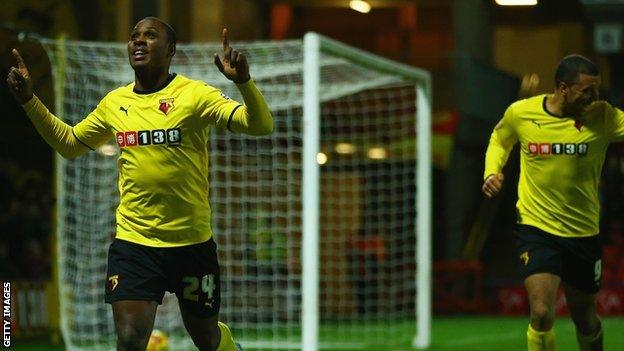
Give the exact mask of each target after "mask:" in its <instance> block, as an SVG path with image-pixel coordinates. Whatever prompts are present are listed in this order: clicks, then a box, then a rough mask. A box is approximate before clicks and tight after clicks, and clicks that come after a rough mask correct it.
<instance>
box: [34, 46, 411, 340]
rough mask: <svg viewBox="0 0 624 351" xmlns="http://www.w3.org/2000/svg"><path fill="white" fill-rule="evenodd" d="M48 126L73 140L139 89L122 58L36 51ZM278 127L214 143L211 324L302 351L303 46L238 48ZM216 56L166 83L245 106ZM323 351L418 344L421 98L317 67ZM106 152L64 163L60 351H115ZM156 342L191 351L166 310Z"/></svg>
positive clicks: (191, 63) (388, 82) (170, 299)
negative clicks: (163, 335) (217, 294)
mask: <svg viewBox="0 0 624 351" xmlns="http://www.w3.org/2000/svg"><path fill="white" fill-rule="evenodd" d="M43 45H44V47H45V49H46V52H47V53H48V55H49V57H50V60H51V63H52V66H53V67H54V74H55V82H56V89H57V91H56V93H57V97H59V99H60V100H59V101H60V102H61V103H60V104H57V111H56V112H57V115H59V116H60V117H61V118H63V119H64V120H65V121H66V122H68V123H70V124H72V125H73V124H75V123H76V122H78V121H79V120H81V119H82V118H84V116H86V115H87V114H88V113H89V112H90V111H91V110H92V109H93V108H94V107H95V105H96V104H97V103H98V102H99V100H100V99H101V98H102V97H103V96H104V95H106V93H108V92H109V91H111V90H112V89H114V88H116V87H119V86H122V85H126V84H128V83H129V82H131V81H133V79H134V75H133V71H132V70H131V68H130V66H129V64H128V58H127V51H126V48H125V45H122V44H110V43H109V44H107V43H92V42H72V41H65V42H58V41H45V40H44V41H43ZM236 47H237V48H239V49H241V51H242V52H244V53H245V54H246V55H247V57H248V60H249V62H250V65H251V72H252V76H253V77H254V80H255V81H256V83H257V85H258V87H259V88H260V90H261V91H262V92H263V95H264V96H265V98H266V99H267V102H268V104H269V106H270V107H271V109H272V112H273V116H274V124H275V131H274V133H273V134H271V135H269V136H265V137H260V138H255V137H248V136H244V135H236V134H232V133H228V132H226V131H223V130H213V132H212V134H211V139H210V145H209V146H208V147H209V152H210V172H209V174H210V178H211V179H210V201H211V205H212V207H213V218H212V222H213V230H214V233H215V240H216V242H217V244H218V247H219V249H218V251H219V259H220V265H221V269H222V299H223V301H222V309H221V315H220V319H221V320H223V321H225V322H226V323H228V325H230V326H231V327H232V329H233V332H234V334H235V337H236V338H237V340H238V341H240V342H241V343H242V344H243V346H244V347H245V349H264V350H275V349H299V348H300V340H301V322H300V321H301V304H302V301H301V279H305V277H302V274H301V272H302V267H301V264H302V263H301V250H303V249H305V248H303V247H302V240H301V239H302V213H301V212H302V201H303V200H302V186H304V185H303V184H302V161H301V160H302V144H303V139H302V138H303V136H302V121H303V116H302V115H303V109H302V102H303V81H302V72H303V66H302V65H303V50H302V48H303V43H302V41H298V40H296V41H281V42H278V43H275V42H247V43H238V44H237V45H236ZM220 50H221V44H218V43H215V44H190V45H188V44H187V45H178V48H177V54H176V56H175V58H174V61H173V63H172V69H171V71H173V72H176V73H179V74H183V75H186V76H188V77H191V78H194V79H200V80H203V81H205V82H208V84H210V85H213V86H215V87H218V88H219V89H221V90H222V91H223V92H224V93H225V94H227V95H229V96H230V97H232V98H233V99H235V100H238V101H242V98H241V97H240V94H239V93H238V91H237V89H236V87H235V85H234V84H232V83H231V82H228V81H227V80H226V79H225V78H224V77H223V76H222V75H221V74H220V73H219V72H218V70H217V69H216V67H214V65H213V62H212V61H213V58H212V55H213V53H214V52H219V51H220ZM320 57H321V86H320V92H321V112H322V117H321V140H320V144H321V151H322V154H319V157H318V161H319V163H321V181H320V184H321V190H320V191H321V219H320V235H321V237H320V241H321V250H320V256H321V257H320V258H319V259H320V269H321V275H320V277H321V278H320V279H321V281H320V292H321V296H320V309H321V310H320V322H321V325H320V346H321V348H324V349H340V348H354V349H357V348H363V349H371V347H373V345H379V346H381V347H388V346H391V345H403V347H409V345H410V341H411V337H412V336H413V334H414V330H415V320H416V318H415V308H414V301H415V294H416V283H415V266H416V264H415V252H414V250H415V247H416V244H415V240H416V239H415V224H416V223H415V218H416V210H415V196H416V175H415V169H416V163H415V162H416V161H415V154H414V151H415V139H416V137H415V130H416V125H415V123H416V121H415V114H416V105H417V104H416V93H415V86H414V83H411V82H407V81H404V80H402V79H401V78H400V77H398V76H393V75H390V74H386V73H383V72H380V71H377V70H375V69H374V68H371V67H363V66H360V65H357V64H355V63H353V62H351V61H349V60H348V59H344V58H341V57H339V56H335V55H330V54H327V53H321V56H320ZM117 155H118V149H117V146H116V144H115V143H114V141H113V140H111V141H110V143H109V144H106V145H104V146H102V147H100V148H99V149H98V150H96V151H94V152H90V153H88V154H86V155H84V156H82V157H80V158H77V159H74V160H64V159H60V158H59V162H58V170H57V171H58V176H59V189H58V191H59V194H58V195H59V197H58V198H59V220H58V227H59V255H58V265H59V271H60V288H61V300H62V304H61V307H62V311H61V313H62V326H63V336H64V339H65V341H66V345H67V347H68V349H69V350H113V349H114V346H115V341H114V335H115V333H114V325H113V318H112V313H111V309H110V306H108V305H106V304H105V303H104V286H105V279H106V262H107V250H108V246H109V245H110V243H111V241H112V239H113V237H114V231H115V215H114V214H115V209H116V206H117V204H118V201H119V199H118V193H117V187H116V184H117V165H116V159H117ZM155 328H158V329H161V330H164V331H166V332H167V333H168V334H169V335H170V343H171V346H170V350H188V349H193V346H192V342H191V341H190V338H188V336H186V333H185V331H184V327H183V324H182V321H181V318H180V315H179V309H178V307H177V300H176V297H175V295H170V294H167V295H166V296H165V300H164V303H163V305H161V306H160V307H159V309H158V314H157V320H156V323H155ZM386 349H387V348H386Z"/></svg>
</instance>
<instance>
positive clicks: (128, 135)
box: [116, 128, 182, 147]
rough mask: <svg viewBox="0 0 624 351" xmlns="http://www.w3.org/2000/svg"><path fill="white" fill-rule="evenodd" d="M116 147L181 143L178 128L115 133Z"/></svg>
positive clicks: (180, 134) (180, 133)
mask: <svg viewBox="0 0 624 351" xmlns="http://www.w3.org/2000/svg"><path fill="white" fill-rule="evenodd" d="M116 139H117V145H119V147H132V146H137V145H152V144H153V145H164V144H169V145H176V144H180V142H181V141H182V132H181V131H180V128H171V129H167V130H165V129H155V130H139V131H134V130H133V131H128V132H117V134H116Z"/></svg>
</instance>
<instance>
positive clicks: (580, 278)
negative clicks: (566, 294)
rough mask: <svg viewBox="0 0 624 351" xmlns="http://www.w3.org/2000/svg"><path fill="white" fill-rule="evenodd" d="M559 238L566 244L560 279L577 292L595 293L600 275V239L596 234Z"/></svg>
mask: <svg viewBox="0 0 624 351" xmlns="http://www.w3.org/2000/svg"><path fill="white" fill-rule="evenodd" d="M560 240H561V241H562V243H563V244H564V245H565V246H566V252H565V254H564V256H563V273H562V276H561V279H562V280H563V282H564V283H565V284H566V285H567V286H571V287H573V288H575V289H576V290H578V291H579V293H584V294H585V295H588V296H589V295H593V294H596V293H597V292H598V290H599V289H600V279H601V277H602V239H601V238H600V237H599V236H598V235H596V236H592V237H587V238H561V239H560ZM573 294H574V292H573ZM575 295H576V294H575ZM580 301H583V299H582V298H581V299H580Z"/></svg>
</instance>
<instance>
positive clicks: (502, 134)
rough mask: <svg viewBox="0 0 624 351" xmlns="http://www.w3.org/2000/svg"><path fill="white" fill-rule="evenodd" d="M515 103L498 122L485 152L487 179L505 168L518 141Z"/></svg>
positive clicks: (484, 177)
mask: <svg viewBox="0 0 624 351" xmlns="http://www.w3.org/2000/svg"><path fill="white" fill-rule="evenodd" d="M513 107H514V105H511V106H509V107H508V108H507V111H505V114H504V115H503V118H502V119H501V120H500V121H499V122H498V124H497V125H496V127H494V131H492V135H491V136H490V143H489V144H488V148H487V151H486V153H485V171H484V172H483V179H484V180H485V179H487V177H489V176H490V175H492V174H498V173H500V172H501V171H502V170H503V167H504V166H505V163H507V159H508V158H509V153H510V152H511V150H512V149H513V146H514V145H515V144H516V142H518V135H517V133H516V128H515V125H514V124H515V122H516V120H515V115H514V108H513Z"/></svg>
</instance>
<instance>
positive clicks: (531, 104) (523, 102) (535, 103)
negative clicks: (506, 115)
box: [510, 94, 546, 110]
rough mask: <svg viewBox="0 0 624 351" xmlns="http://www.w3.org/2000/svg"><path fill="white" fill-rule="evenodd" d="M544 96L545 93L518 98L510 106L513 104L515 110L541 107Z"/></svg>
mask: <svg viewBox="0 0 624 351" xmlns="http://www.w3.org/2000/svg"><path fill="white" fill-rule="evenodd" d="M545 98H546V94H540V95H535V96H531V97H528V98H525V99H520V100H518V101H516V102H514V103H513V104H511V106H513V108H514V109H515V110H526V109H541V108H542V106H543V104H544V99H545ZM511 106H510V107H511Z"/></svg>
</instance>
